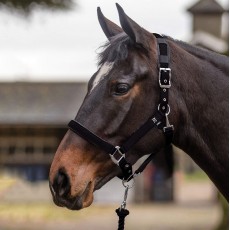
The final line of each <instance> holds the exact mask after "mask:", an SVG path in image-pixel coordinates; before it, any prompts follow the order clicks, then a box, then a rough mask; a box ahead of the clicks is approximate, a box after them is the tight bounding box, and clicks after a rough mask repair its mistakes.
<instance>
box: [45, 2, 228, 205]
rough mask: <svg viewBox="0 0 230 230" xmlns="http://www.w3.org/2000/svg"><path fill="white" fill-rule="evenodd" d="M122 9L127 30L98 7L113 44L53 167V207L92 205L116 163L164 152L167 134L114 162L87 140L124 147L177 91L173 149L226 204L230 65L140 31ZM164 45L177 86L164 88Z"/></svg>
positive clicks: (156, 132) (150, 136) (149, 136)
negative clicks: (161, 44) (161, 47)
mask: <svg viewBox="0 0 230 230" xmlns="http://www.w3.org/2000/svg"><path fill="white" fill-rule="evenodd" d="M117 9H118V13H119V19H120V23H121V27H120V26H118V25H116V24H115V23H113V22H112V21H110V20H109V19H107V18H106V17H105V16H104V15H103V14H102V12H101V10H100V8H98V19H99V23H100V25H101V27H102V30H103V31H104V33H105V35H106V37H107V38H108V42H107V43H106V44H105V45H104V47H103V48H104V49H103V51H102V52H101V53H100V54H99V62H98V63H99V64H98V71H97V72H96V73H94V75H93V76H92V77H91V79H90V81H89V82H88V91H87V94H86V96H85V99H84V101H83V103H82V105H81V107H80V109H79V111H78V113H77V115H76V117H75V119H74V121H72V123H70V124H71V125H70V129H69V130H68V131H67V133H66V134H65V136H64V138H63V140H62V141H61V143H60V145H59V147H58V149H57V152H56V154H55V156H54V159H53V162H52V165H51V168H50V175H49V183H50V189H51V193H52V195H53V200H54V202H55V204H56V205H58V206H65V207H67V208H69V209H71V210H79V209H82V208H85V207H88V206H90V205H91V203H92V202H93V192H94V191H95V190H98V189H100V188H101V187H102V186H103V185H104V184H105V183H107V182H108V181H109V180H111V179H112V178H113V177H115V176H119V175H120V174H121V169H120V168H119V167H118V166H117V165H116V164H114V162H113V161H115V163H118V162H119V161H120V160H125V161H126V163H127V162H128V163H129V164H130V165H133V164H135V162H136V161H137V160H138V159H139V158H141V157H142V156H144V155H146V154H149V153H152V152H157V151H160V150H161V149H162V148H164V146H165V143H166V140H165V138H164V135H163V134H162V130H161V129H151V130H148V132H146V134H145V135H144V136H143V137H142V138H140V140H138V141H136V142H135V143H134V144H133V146H132V148H130V149H129V150H128V151H127V152H126V154H125V157H124V154H123V153H122V152H121V151H120V149H119V148H117V147H115V152H114V154H115V153H116V154H118V158H117V156H116V157H115V159H114V154H113V157H111V152H110V155H108V154H107V152H106V148H101V146H100V145H97V144H96V145H95V144H94V143H91V142H90V141H89V139H91V138H93V139H94V142H100V143H102V144H103V145H105V147H106V146H107V145H109V147H110V146H122V143H124V142H125V141H126V140H127V138H129V136H130V135H131V134H132V133H135V132H136V130H139V127H142V125H143V124H145V122H146V121H147V120H148V121H150V122H152V123H154V122H155V120H157V119H156V118H155V117H154V118H152V116H153V114H154V113H155V112H156V111H157V110H159V100H160V98H161V96H159V95H161V92H162V93H163V92H169V88H170V86H171V85H172V86H171V88H170V93H169V95H168V99H167V101H168V100H169V104H170V107H169V104H167V106H166V108H164V109H166V110H167V111H166V112H165V116H164V118H165V120H164V121H165V122H166V123H167V124H168V123H169V119H170V123H171V124H173V127H174V136H173V139H172V143H173V145H175V146H177V147H179V148H180V149H182V150H184V152H186V153H187V154H188V155H189V156H190V157H191V158H192V159H193V160H194V161H195V162H196V163H197V164H198V165H199V166H200V167H201V168H202V169H203V170H204V171H205V172H206V174H207V175H208V176H209V177H210V179H211V180H212V181H213V183H214V184H215V185H216V187H217V188H218V189H219V191H220V192H221V193H222V194H223V195H224V197H225V198H226V199H227V200H228V187H229V186H228V183H229V176H228V175H229V174H228V172H229V169H228V162H229V160H228V128H229V125H228V71H229V70H228V58H227V57H225V56H223V55H219V54H216V53H213V52H211V51H208V50H205V49H202V48H197V47H195V46H191V45H189V44H186V43H184V42H181V41H177V40H174V39H172V38H170V37H167V36H163V35H159V36H156V35H154V34H152V33H150V32H148V31H147V30H145V29H144V28H142V27H141V26H139V25H138V24H137V23H136V22H135V21H134V20H132V19H131V18H130V17H129V16H128V15H127V14H126V13H125V12H124V10H123V9H122V8H121V7H120V6H119V5H118V4H117ZM159 39H161V40H164V41H166V42H167V46H168V48H169V54H167V55H163V56H161V58H160V59H162V60H163V62H164V59H167V58H168V61H169V62H170V68H163V69H164V71H163V74H164V72H165V73H167V76H168V77H170V78H171V76H172V79H170V78H168V79H166V82H167V81H169V80H171V81H172V83H170V85H169V82H167V85H165V86H162V85H161V82H160V81H161V79H159V62H161V61H162V60H158V59H159V57H160V56H159V55H158V53H159V47H158V40H159ZM163 52H165V51H163ZM166 56H167V57H166ZM161 70H162V68H160V73H161ZM169 70H170V71H169ZM159 84H160V87H159ZM162 90H163V91H162ZM165 100H166V99H165ZM169 110H170V111H169ZM169 112H170V114H169ZM158 114H159V112H158ZM167 115H168V116H167ZM149 118H151V119H150V120H149ZM165 122H162V123H165ZM158 123H159V122H158ZM75 126H76V127H75ZM168 127H171V126H170V125H167V127H166V128H168ZM164 128H165V127H164ZM75 129H77V130H75ZM76 133H77V134H79V135H76ZM82 133H83V134H82ZM86 136H89V138H87V137H86ZM92 142H93V141H92ZM111 158H112V160H111ZM129 164H128V167H129ZM126 166H127V164H125V167H126Z"/></svg>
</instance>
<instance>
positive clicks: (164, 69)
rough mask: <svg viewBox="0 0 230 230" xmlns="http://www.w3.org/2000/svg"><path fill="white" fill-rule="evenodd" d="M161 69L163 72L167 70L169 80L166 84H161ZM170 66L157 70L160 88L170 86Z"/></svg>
mask: <svg viewBox="0 0 230 230" xmlns="http://www.w3.org/2000/svg"><path fill="white" fill-rule="evenodd" d="M161 71H164V72H169V82H168V84H167V85H166V84H161ZM171 76H172V74H171V68H160V70H159V85H160V87H161V88H167V89H169V88H170V87H171Z"/></svg>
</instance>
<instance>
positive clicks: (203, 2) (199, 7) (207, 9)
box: [188, 0, 226, 14]
mask: <svg viewBox="0 0 230 230" xmlns="http://www.w3.org/2000/svg"><path fill="white" fill-rule="evenodd" d="M188 11H189V12H190V13H192V14H216V13H218V14H222V13H224V12H225V11H226V10H225V9H224V8H223V7H222V6H221V5H220V4H219V3H218V2H217V1H215V0H200V1H198V2H196V3H195V4H194V5H193V6H191V7H190V8H188Z"/></svg>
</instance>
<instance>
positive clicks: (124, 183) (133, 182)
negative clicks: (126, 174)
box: [122, 178, 135, 189]
mask: <svg viewBox="0 0 230 230" xmlns="http://www.w3.org/2000/svg"><path fill="white" fill-rule="evenodd" d="M130 181H132V183H131V184H128V183H129V182H130ZM130 181H128V180H122V184H123V186H124V187H125V188H128V189H130V188H132V187H133V186H134V184H135V180H134V178H132V179H131V180H130Z"/></svg>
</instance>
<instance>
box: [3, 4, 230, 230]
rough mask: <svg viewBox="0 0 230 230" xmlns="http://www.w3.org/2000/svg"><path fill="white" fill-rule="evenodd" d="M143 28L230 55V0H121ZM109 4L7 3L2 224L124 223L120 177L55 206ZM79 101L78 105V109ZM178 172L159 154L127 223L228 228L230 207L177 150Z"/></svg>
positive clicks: (111, 14) (139, 185) (19, 229)
mask: <svg viewBox="0 0 230 230" xmlns="http://www.w3.org/2000/svg"><path fill="white" fill-rule="evenodd" d="M118 3H119V4H121V6H122V7H123V8H124V10H125V11H126V13H127V14H128V15H129V16H130V17H131V18H132V19H134V20H135V21H136V22H137V23H138V24H140V25H141V26H142V27H144V28H145V29H147V30H149V31H151V32H156V33H162V34H166V35H169V36H171V37H173V38H175V39H179V40H183V41H185V42H188V43H191V44H194V45H198V46H202V47H204V48H207V49H210V50H213V51H215V52H218V53H221V54H225V55H228V53H229V52H228V41H229V23H228V22H229V20H228V17H229V16H228V13H229V10H228V9H229V6H228V1H227V0H187V1H183V0H170V1H167V0H161V1H153V0H152V1H150V0H142V1H141V2H140V1H136V2H134V1H131V0H120V1H118ZM97 6H100V7H101V8H102V11H103V12H104V14H105V16H106V17H108V18H109V19H110V20H112V21H114V22H116V23H117V24H119V21H118V15H117V10H116V7H115V2H113V1H106V0H84V1H83V0H34V1H26V0H17V1H15V0H0V230H10V229H12V230H35V229H36V230H38V229H39V230H40V229H51V230H52V229H55V230H56V229H57V230H58V229H66V230H70V229H83V230H84V229H95V230H96V229H100V230H103V229H116V228H117V220H118V219H117V216H116V213H115V212H114V210H115V209H116V208H117V207H118V206H119V205H120V202H121V201H122V199H123V192H124V188H123V187H122V185H121V182H120V181H119V180H118V179H116V178H115V179H113V180H112V181H110V182H109V183H108V184H107V185H105V186H104V187H103V188H102V189H100V190H99V191H97V192H96V193H95V202H94V204H93V205H92V206H91V207H89V208H87V209H84V210H82V211H79V212H73V211H69V210H66V209H64V208H59V207H56V206H55V205H54V204H53V203H52V199H51V194H50V192H49V188H48V181H47V178H48V174H49V167H50V164H51V161H52V158H53V156H54V153H55V151H56V149H57V146H58V144H59V143H60V141H61V139H62V137H63V136H64V134H65V132H66V130H67V128H66V124H67V122H68V121H69V120H70V119H72V118H73V117H74V116H75V115H76V112H77V110H78V108H79V107H80V105H81V102H82V100H83V98H84V95H85V93H86V88H87V81H88V80H89V79H90V77H91V75H92V74H93V73H94V72H95V71H96V70H97V59H96V56H97V53H98V47H100V46H101V45H102V44H103V43H104V42H105V41H106V38H105V36H104V34H103V32H102V30H101V28H100V26H99V23H98V21H97V15H96V7H97ZM73 105H74V106H73ZM172 154H173V157H174V159H175V165H174V172H173V174H172V175H171V176H169V175H168V169H167V164H165V162H164V159H162V158H161V157H160V156H159V157H157V158H155V159H154V161H153V162H152V164H150V165H149V166H148V168H147V169H146V170H145V172H144V173H143V174H142V175H141V176H140V177H139V178H138V179H137V180H136V183H135V187H134V188H133V189H132V190H131V191H130V194H129V202H128V208H129V210H130V212H131V214H130V215H129V216H128V217H127V220H126V229H132V230H135V229H143V230H147V229H157V230H161V229H162V230H171V229H172V230H174V229H177V230H180V229H181V230H182V229H183V230H184V229H186V230H187V229H188V230H189V229H191V230H192V229H193V230H195V229H196V230H200V229H207V230H211V229H216V230H217V229H218V230H225V229H228V205H227V204H226V202H225V201H224V199H222V197H221V196H220V195H219V194H218V192H217V190H216V188H215V186H214V185H213V184H212V182H211V181H210V180H209V178H208V177H207V176H206V175H205V174H204V173H203V172H202V171H201V169H200V168H199V167H198V166H197V165H196V164H195V163H194V162H193V161H192V160H191V159H190V158H189V157H188V156H187V154H186V153H184V152H182V151H181V150H180V149H177V148H176V147H173V153H172Z"/></svg>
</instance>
